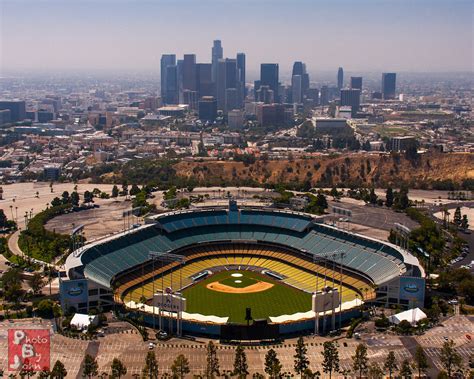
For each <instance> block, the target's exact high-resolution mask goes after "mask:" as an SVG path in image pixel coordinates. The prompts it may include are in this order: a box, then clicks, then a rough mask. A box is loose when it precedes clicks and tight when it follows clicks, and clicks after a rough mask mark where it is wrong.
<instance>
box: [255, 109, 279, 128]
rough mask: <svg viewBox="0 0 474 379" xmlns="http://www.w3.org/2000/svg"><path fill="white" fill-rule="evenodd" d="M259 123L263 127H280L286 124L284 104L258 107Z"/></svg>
mask: <svg viewBox="0 0 474 379" xmlns="http://www.w3.org/2000/svg"><path fill="white" fill-rule="evenodd" d="M257 121H258V123H259V124H260V125H261V126H279V125H284V124H285V107H284V106H283V104H277V103H274V104H260V105H258V106H257Z"/></svg>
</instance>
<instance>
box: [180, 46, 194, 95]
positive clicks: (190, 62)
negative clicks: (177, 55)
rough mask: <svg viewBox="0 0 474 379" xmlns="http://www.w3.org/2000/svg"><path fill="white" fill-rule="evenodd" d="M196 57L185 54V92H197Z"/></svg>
mask: <svg viewBox="0 0 474 379" xmlns="http://www.w3.org/2000/svg"><path fill="white" fill-rule="evenodd" d="M196 88H197V85H196V55H195V54H184V59H183V90H186V89H187V90H190V91H196Z"/></svg>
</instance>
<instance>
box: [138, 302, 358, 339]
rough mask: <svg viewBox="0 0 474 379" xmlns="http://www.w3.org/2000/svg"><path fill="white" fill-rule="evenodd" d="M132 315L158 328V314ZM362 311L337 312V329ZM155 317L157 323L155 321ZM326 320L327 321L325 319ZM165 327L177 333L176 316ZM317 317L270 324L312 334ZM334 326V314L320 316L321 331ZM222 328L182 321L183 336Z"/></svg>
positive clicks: (213, 333)
mask: <svg viewBox="0 0 474 379" xmlns="http://www.w3.org/2000/svg"><path fill="white" fill-rule="evenodd" d="M129 315H130V317H132V318H134V319H136V320H141V319H142V320H143V322H144V323H145V324H146V325H148V326H149V327H153V326H156V328H158V325H159V317H158V315H155V316H153V314H149V313H144V312H135V311H132V312H130V314H129ZM361 315H362V311H361V310H360V309H358V308H357V309H351V310H348V311H345V312H343V313H342V314H339V313H336V329H338V328H339V320H341V321H342V325H343V326H346V325H348V324H350V323H351V322H352V320H354V319H356V318H359V317H361ZM153 317H154V318H155V323H153ZM324 320H326V321H324ZM162 321H163V329H164V330H165V331H166V332H168V333H171V334H172V333H176V329H177V321H176V318H172V319H171V320H170V319H169V318H168V317H163V318H162ZM170 322H171V325H172V328H173V330H170V327H169V326H170ZM315 324H316V320H315V319H308V320H301V321H294V322H288V323H281V324H269V325H270V326H272V325H277V326H278V335H279V337H281V338H290V337H294V336H298V335H303V334H311V333H314V331H315ZM331 326H332V314H331V313H330V312H328V314H327V315H326V316H325V317H322V316H320V317H319V333H320V334H326V333H328V332H329V331H330V330H331ZM240 327H241V328H245V327H246V326H245V325H241V326H240ZM221 328H222V325H217V324H208V323H200V322H196V321H188V320H183V321H182V331H183V333H182V334H183V336H200V337H206V338H216V339H220V338H221V337H222V335H221Z"/></svg>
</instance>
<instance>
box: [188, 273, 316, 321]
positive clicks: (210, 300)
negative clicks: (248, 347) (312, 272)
mask: <svg viewBox="0 0 474 379" xmlns="http://www.w3.org/2000/svg"><path fill="white" fill-rule="evenodd" d="M183 295H184V297H185V298H186V302H187V309H186V311H187V312H189V313H200V314H203V315H214V316H228V317H229V321H231V322H240V323H244V322H245V309H246V308H251V309H252V317H253V318H254V319H259V318H267V317H269V316H280V315H284V314H293V313H296V312H306V311H309V310H310V309H311V294H309V293H307V292H303V291H300V290H297V289H295V288H293V287H290V286H287V285H285V284H282V283H280V282H278V281H276V280H272V279H270V278H269V277H267V276H264V275H262V274H259V273H256V272H253V271H221V272H218V273H216V274H214V275H211V276H209V277H208V278H206V279H204V280H202V281H200V282H199V283H197V284H195V285H193V286H192V287H189V288H187V289H186V290H184V292H183Z"/></svg>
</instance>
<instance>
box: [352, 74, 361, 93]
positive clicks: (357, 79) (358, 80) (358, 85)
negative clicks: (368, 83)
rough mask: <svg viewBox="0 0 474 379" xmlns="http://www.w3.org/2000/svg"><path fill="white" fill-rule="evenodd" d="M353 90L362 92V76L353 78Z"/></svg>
mask: <svg viewBox="0 0 474 379" xmlns="http://www.w3.org/2000/svg"><path fill="white" fill-rule="evenodd" d="M351 88H352V89H360V90H361V91H362V76H351Z"/></svg>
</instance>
